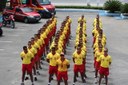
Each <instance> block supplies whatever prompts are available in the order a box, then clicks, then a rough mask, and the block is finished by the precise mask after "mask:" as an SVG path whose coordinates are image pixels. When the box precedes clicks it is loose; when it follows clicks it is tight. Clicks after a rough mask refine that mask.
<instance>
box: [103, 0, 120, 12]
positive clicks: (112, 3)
mask: <svg viewBox="0 0 128 85" xmlns="http://www.w3.org/2000/svg"><path fill="white" fill-rule="evenodd" d="M121 5H122V3H121V2H120V1H118V0H109V1H106V2H105V3H104V9H105V10H108V11H109V12H111V13H114V12H115V11H120V8H121Z"/></svg>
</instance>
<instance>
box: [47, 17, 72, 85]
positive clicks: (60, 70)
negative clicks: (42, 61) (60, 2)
mask: <svg viewBox="0 0 128 85" xmlns="http://www.w3.org/2000/svg"><path fill="white" fill-rule="evenodd" d="M70 25H71V18H70V17H69V16H67V17H66V19H64V21H63V22H62V24H61V27H60V29H59V30H58V31H57V33H56V35H55V37H54V39H53V42H52V43H51V46H50V49H51V52H50V53H48V55H47V57H46V59H47V62H48V63H49V82H48V85H51V81H52V79H53V75H54V74H55V76H56V78H57V85H60V82H61V80H62V79H63V80H64V83H65V85H68V81H67V80H68V73H67V70H68V68H69V66H70V64H69V60H67V59H66V58H65V57H64V54H65V53H66V46H67V45H68V43H69V39H70V34H71V31H70V29H71V26H70Z"/></svg>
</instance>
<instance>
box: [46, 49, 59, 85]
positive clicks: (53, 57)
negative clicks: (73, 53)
mask: <svg viewBox="0 0 128 85" xmlns="http://www.w3.org/2000/svg"><path fill="white" fill-rule="evenodd" d="M59 58H60V55H59V54H58V53H57V52H56V50H55V47H52V49H51V52H50V53H48V55H47V57H46V59H47V62H48V63H49V83H48V85H50V84H51V80H52V77H53V75H54V74H55V75H56V76H57V66H56V61H57V60H58V59H59Z"/></svg>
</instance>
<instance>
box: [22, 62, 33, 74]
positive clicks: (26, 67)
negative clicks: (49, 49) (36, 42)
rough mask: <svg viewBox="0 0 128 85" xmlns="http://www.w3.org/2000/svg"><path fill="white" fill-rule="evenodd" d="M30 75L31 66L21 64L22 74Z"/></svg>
mask: <svg viewBox="0 0 128 85" xmlns="http://www.w3.org/2000/svg"><path fill="white" fill-rule="evenodd" d="M25 71H27V72H28V73H32V64H22V72H25Z"/></svg>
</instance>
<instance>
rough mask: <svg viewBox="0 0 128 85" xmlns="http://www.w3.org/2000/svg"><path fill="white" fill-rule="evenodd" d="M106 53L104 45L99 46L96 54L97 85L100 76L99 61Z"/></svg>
mask: <svg viewBox="0 0 128 85" xmlns="http://www.w3.org/2000/svg"><path fill="white" fill-rule="evenodd" d="M103 53H104V50H103V47H102V45H99V47H98V50H97V51H96V52H95V59H94V60H95V63H94V64H95V83H97V76H98V71H99V68H100V62H99V59H100V56H101V55H103Z"/></svg>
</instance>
